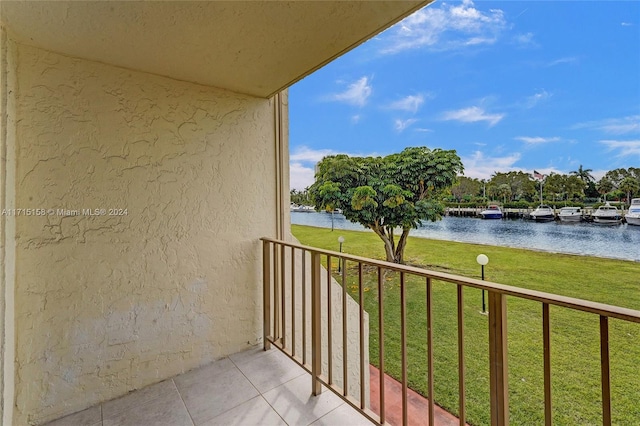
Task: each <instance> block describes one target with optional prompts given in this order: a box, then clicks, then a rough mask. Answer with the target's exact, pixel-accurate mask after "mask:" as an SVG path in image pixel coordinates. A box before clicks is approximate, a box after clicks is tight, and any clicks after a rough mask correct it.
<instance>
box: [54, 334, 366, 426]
mask: <svg viewBox="0 0 640 426" xmlns="http://www.w3.org/2000/svg"><path fill="white" fill-rule="evenodd" d="M310 388H311V377H310V376H309V375H308V374H307V373H306V372H305V371H304V369H302V368H300V367H299V366H298V365H297V364H296V363H295V362H293V361H291V360H290V359H289V358H288V357H287V356H286V355H284V354H283V353H282V352H280V351H277V350H271V351H264V350H263V348H262V347H258V348H254V349H251V350H248V351H244V352H240V353H237V354H234V355H231V356H229V357H227V358H223V359H221V360H218V361H216V362H214V363H212V364H210V365H208V366H205V367H202V368H199V369H196V370H192V371H190V372H188V373H185V374H182V375H179V376H176V377H174V378H172V379H169V380H165V381H163V382H160V383H158V384H155V385H152V386H149V387H146V388H143V389H140V390H138V391H135V392H132V393H130V394H128V395H126V396H124V397H121V398H118V399H116V400H112V401H108V402H105V403H102V404H100V405H96V406H94V407H92V408H89V409H88V410H84V411H81V412H79V413H76V414H73V415H71V416H68V417H65V418H62V419H59V420H57V421H54V422H52V423H49V425H48V426H98V425H104V426H116V425H118V426H127V425H130V426H139V425H154V426H162V425H166V426H194V425H196V426H209V425H258V424H262V425H287V424H289V425H310V424H313V425H317V426H320V425H336V424H349V425H370V424H371V423H370V422H369V421H368V420H367V419H366V418H365V417H363V416H362V415H361V414H360V413H359V412H358V411H357V410H355V409H353V408H351V407H349V406H348V404H346V403H345V402H344V401H343V400H342V399H340V398H339V397H338V396H336V395H334V394H333V393H331V392H324V393H323V394H322V395H320V396H318V397H314V396H311V393H310V392H309V389H310Z"/></svg>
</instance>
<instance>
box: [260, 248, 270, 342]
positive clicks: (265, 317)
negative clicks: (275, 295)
mask: <svg viewBox="0 0 640 426" xmlns="http://www.w3.org/2000/svg"><path fill="white" fill-rule="evenodd" d="M262 305H263V311H262V322H263V324H262V343H263V346H264V350H265V351H267V350H269V349H271V344H270V343H269V335H270V333H271V243H269V242H267V241H263V242H262Z"/></svg>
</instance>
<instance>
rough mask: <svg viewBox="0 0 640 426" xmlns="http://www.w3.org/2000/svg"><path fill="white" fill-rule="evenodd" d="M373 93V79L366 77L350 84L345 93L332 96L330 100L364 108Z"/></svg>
mask: <svg viewBox="0 0 640 426" xmlns="http://www.w3.org/2000/svg"><path fill="white" fill-rule="evenodd" d="M372 91H373V89H372V87H371V79H370V78H369V77H366V76H365V77H362V78H360V79H359V80H357V81H355V82H353V83H351V84H349V86H348V87H347V89H346V90H344V91H343V92H339V93H334V94H332V95H330V96H329V99H330V100H332V101H338V102H345V103H347V104H350V105H355V106H359V107H362V106H365V105H366V103H367V99H369V96H371V92H372Z"/></svg>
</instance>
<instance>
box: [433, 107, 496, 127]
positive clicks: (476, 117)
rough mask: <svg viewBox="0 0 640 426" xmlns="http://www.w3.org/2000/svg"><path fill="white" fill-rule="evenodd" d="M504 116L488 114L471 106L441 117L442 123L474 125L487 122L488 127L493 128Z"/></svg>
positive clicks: (446, 113)
mask: <svg viewBox="0 0 640 426" xmlns="http://www.w3.org/2000/svg"><path fill="white" fill-rule="evenodd" d="M504 116H505V114H488V113H486V112H485V111H484V109H482V108H480V107H477V106H472V107H469V108H462V109H458V110H453V111H447V112H445V113H444V114H443V115H442V120H444V121H450V120H455V121H462V122H463V123H475V122H477V121H487V122H488V123H489V125H491V126H494V125H495V124H497V123H498V122H499V121H500V120H502V119H503V118H504Z"/></svg>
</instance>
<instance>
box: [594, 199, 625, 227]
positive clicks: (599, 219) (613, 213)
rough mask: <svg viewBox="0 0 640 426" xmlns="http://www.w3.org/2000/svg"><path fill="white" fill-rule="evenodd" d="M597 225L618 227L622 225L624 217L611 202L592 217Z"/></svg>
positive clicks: (599, 208)
mask: <svg viewBox="0 0 640 426" xmlns="http://www.w3.org/2000/svg"><path fill="white" fill-rule="evenodd" d="M591 217H593V221H594V222H595V223H600V224H611V225H618V224H620V223H622V215H621V214H620V211H619V210H618V208H617V207H615V206H612V205H611V204H609V202H606V203H605V204H604V205H602V206H600V207H598V209H597V210H596V211H595V212H593V214H592V215H591Z"/></svg>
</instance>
